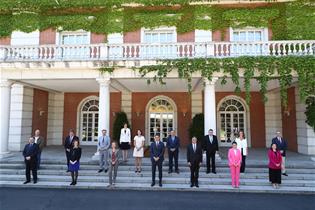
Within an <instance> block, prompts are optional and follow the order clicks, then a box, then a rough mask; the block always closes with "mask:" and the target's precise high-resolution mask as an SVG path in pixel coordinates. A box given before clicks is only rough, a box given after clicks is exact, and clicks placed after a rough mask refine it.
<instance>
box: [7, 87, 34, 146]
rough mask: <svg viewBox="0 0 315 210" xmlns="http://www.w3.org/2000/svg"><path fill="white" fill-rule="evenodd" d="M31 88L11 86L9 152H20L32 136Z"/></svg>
mask: <svg viewBox="0 0 315 210" xmlns="http://www.w3.org/2000/svg"><path fill="white" fill-rule="evenodd" d="M33 95H34V90H33V88H29V87H26V86H24V85H20V84H14V85H12V89H11V109H10V128H9V150H10V151H21V150H22V149H23V148H24V145H25V144H26V143H27V142H28V138H29V137H30V136H31V135H32V115H33Z"/></svg>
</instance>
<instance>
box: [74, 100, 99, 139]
mask: <svg viewBox="0 0 315 210" xmlns="http://www.w3.org/2000/svg"><path fill="white" fill-rule="evenodd" d="M98 116H99V100H98V98H97V97H89V98H87V99H85V100H83V101H82V102H81V105H80V106H79V114H78V118H79V119H78V122H79V133H78V135H79V138H80V139H81V144H82V145H95V144H97V138H98Z"/></svg>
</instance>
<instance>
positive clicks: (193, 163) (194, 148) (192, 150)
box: [187, 137, 202, 187]
mask: <svg viewBox="0 0 315 210" xmlns="http://www.w3.org/2000/svg"><path fill="white" fill-rule="evenodd" d="M187 163H188V166H189V168H190V187H193V186H196V187H199V184H198V177H199V168H200V165H201V163H202V148H201V146H200V145H199V144H197V138H196V137H192V139H191V144H189V145H188V146H187Z"/></svg>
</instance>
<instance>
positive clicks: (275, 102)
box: [265, 90, 282, 147]
mask: <svg viewBox="0 0 315 210" xmlns="http://www.w3.org/2000/svg"><path fill="white" fill-rule="evenodd" d="M267 97H268V101H267V102H266V104H265V126H266V147H270V144H271V140H272V138H274V137H275V134H276V132H277V131H280V132H282V115H281V98H280V92H279V90H274V91H270V92H268V93H267Z"/></svg>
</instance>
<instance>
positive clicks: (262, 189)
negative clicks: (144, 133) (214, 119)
mask: <svg viewBox="0 0 315 210" xmlns="http://www.w3.org/2000/svg"><path fill="white" fill-rule="evenodd" d="M0 186H1V187H18V188H21V187H25V188H59V189H111V188H108V186H107V183H90V182H78V184H77V185H76V186H70V185H69V182H49V181H40V182H38V183H37V184H33V183H30V184H27V185H23V184H21V182H20V181H2V180H1V181H0ZM114 188H115V189H131V190H159V191H161V190H170V191H178V190H181V191H208V192H251V193H287V194H292V193H294V194H296V193H299V194H315V188H314V187H291V186H281V188H280V189H273V188H272V187H271V186H270V185H269V186H268V185H266V186H246V185H245V186H242V185H241V186H240V188H238V189H234V188H232V187H231V186H230V185H200V188H190V186H189V185H188V184H187V185H183V184H163V187H158V186H155V187H150V185H148V184H147V183H131V182H129V183H117V184H116V185H115V187H114Z"/></svg>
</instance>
